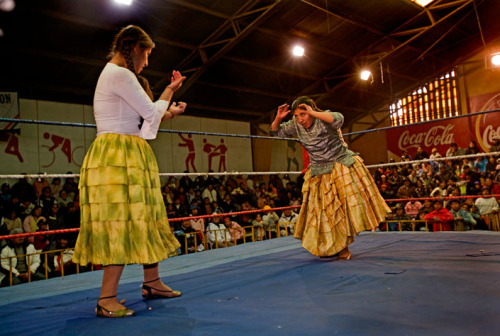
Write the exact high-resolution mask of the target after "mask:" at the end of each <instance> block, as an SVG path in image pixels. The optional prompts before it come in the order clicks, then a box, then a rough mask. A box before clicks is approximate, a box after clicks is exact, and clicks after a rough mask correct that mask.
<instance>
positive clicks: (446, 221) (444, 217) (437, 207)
mask: <svg viewBox="0 0 500 336" xmlns="http://www.w3.org/2000/svg"><path fill="white" fill-rule="evenodd" d="M424 219H425V220H428V221H432V231H434V232H435V231H451V222H452V221H453V220H454V217H453V215H452V214H451V213H450V212H449V211H448V209H446V208H445V207H443V201H442V200H439V199H438V200H434V211H432V212H430V213H428V214H427V215H425V216H424Z"/></svg>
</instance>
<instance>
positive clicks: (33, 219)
mask: <svg viewBox="0 0 500 336" xmlns="http://www.w3.org/2000/svg"><path fill="white" fill-rule="evenodd" d="M40 220H43V221H46V218H45V217H43V216H42V208H41V207H40V206H35V207H34V208H33V210H32V211H31V214H29V215H28V216H27V217H26V218H25V219H24V223H23V230H24V232H36V230H38V221H40ZM34 241H35V238H34V237H33V236H31V237H28V242H29V243H30V244H33V242H34Z"/></svg>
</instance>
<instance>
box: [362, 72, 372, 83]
mask: <svg viewBox="0 0 500 336" xmlns="http://www.w3.org/2000/svg"><path fill="white" fill-rule="evenodd" d="M371 76H372V73H371V71H369V70H363V71H361V75H360V77H361V79H362V80H364V81H367V80H368V79H370V77H371Z"/></svg>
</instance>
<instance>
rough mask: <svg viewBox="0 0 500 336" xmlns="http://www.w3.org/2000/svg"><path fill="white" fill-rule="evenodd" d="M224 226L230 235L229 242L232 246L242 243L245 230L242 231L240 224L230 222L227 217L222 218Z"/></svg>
mask: <svg viewBox="0 0 500 336" xmlns="http://www.w3.org/2000/svg"><path fill="white" fill-rule="evenodd" d="M224 225H225V226H226V228H227V229H228V230H229V234H230V235H231V242H233V244H235V245H237V244H241V243H243V236H244V235H245V230H243V228H242V227H241V225H240V224H238V223H236V222H234V221H232V220H231V218H229V217H224Z"/></svg>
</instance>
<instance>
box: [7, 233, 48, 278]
mask: <svg viewBox="0 0 500 336" xmlns="http://www.w3.org/2000/svg"><path fill="white" fill-rule="evenodd" d="M19 233H23V230H21V229H19V228H17V229H14V230H12V231H11V232H10V234H11V235H15V234H19ZM27 255H29V256H30V257H29V258H27V257H26V256H27ZM16 256H17V257H16ZM0 257H1V258H2V261H1V267H2V272H0V286H2V287H3V286H9V284H10V272H11V271H12V285H18V284H20V283H24V282H28V281H36V280H43V279H45V276H44V275H43V274H41V273H39V272H38V267H40V255H39V254H37V252H36V250H35V247H34V246H33V244H30V243H28V242H27V241H26V239H25V237H17V238H11V239H9V243H8V244H7V245H6V246H5V247H4V248H3V249H2V251H1V252H0ZM28 259H29V264H28ZM10 265H12V270H11V269H10V267H11V266H10Z"/></svg>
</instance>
